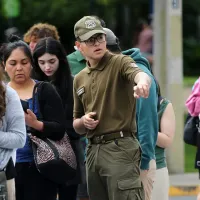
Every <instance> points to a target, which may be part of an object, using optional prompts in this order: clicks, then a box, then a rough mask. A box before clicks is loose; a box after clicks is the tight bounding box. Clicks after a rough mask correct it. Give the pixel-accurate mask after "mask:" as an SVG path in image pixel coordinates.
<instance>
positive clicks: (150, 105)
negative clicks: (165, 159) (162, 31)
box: [104, 28, 158, 200]
mask: <svg viewBox="0 0 200 200" xmlns="http://www.w3.org/2000/svg"><path fill="white" fill-rule="evenodd" d="M104 31H105V32H106V42H107V49H108V50H110V51H111V52H113V53H122V54H124V55H129V56H130V57H131V58H133V60H134V61H135V62H136V64H137V66H138V67H139V68H140V69H142V71H144V72H146V73H147V74H148V75H149V76H150V77H151V79H152V84H151V88H150V94H149V97H148V98H147V99H145V98H139V99H137V105H136V121H137V127H138V132H137V136H138V140H139V142H140V145H141V148H142V160H141V166H140V169H141V179H142V181H143V185H144V190H145V200H150V199H151V196H152V191H153V182H154V180H155V175H156V162H155V147H156V141H157V136H158V115H157V106H158V95H157V90H158V88H157V83H156V80H155V78H154V76H153V75H152V71H151V67H150V65H149V62H148V61H147V59H146V58H145V57H143V56H142V54H141V53H140V50H139V49H138V48H132V49H129V50H126V51H123V52H122V51H121V48H120V45H119V39H118V38H117V37H116V36H115V34H114V33H113V32H112V31H111V30H110V29H108V28H104Z"/></svg>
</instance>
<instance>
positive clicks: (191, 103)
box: [185, 78, 200, 116]
mask: <svg viewBox="0 0 200 200" xmlns="http://www.w3.org/2000/svg"><path fill="white" fill-rule="evenodd" d="M185 105H186V107H187V109H188V112H189V113H190V115H191V116H199V114H200V78H199V79H198V81H197V82H196V84H195V85H194V88H193V90H192V94H191V95H190V96H189V97H188V99H187V101H186V104H185Z"/></svg>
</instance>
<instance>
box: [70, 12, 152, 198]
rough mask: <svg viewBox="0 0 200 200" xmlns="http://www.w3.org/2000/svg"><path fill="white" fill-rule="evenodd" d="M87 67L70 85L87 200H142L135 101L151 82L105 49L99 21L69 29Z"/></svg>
mask: <svg viewBox="0 0 200 200" xmlns="http://www.w3.org/2000/svg"><path fill="white" fill-rule="evenodd" d="M74 33H75V37H76V38H77V42H76V45H77V48H78V49H79V51H80V52H81V53H82V54H83V55H84V57H85V58H86V60H87V66H86V68H85V69H83V70H82V71H81V72H80V73H79V74H78V75H76V77H75V80H74V123H73V125H74V128H75V130H76V132H77V133H79V134H87V138H88V139H89V144H88V147H87V152H86V171H87V183H88V193H89V197H90V200H134V199H138V200H144V191H143V187H142V184H141V179H140V161H141V150H140V146H139V142H138V140H137V139H136V137H135V134H136V132H137V128H136V123H135V110H136V98H139V97H143V98H147V97H148V95H149V88H150V85H151V79H150V78H149V76H148V75H147V74H146V73H144V72H142V71H141V70H140V69H139V68H138V67H137V65H136V64H135V63H134V61H133V59H131V58H130V57H128V56H124V55H113V54H111V53H110V52H108V51H107V49H106V41H105V32H104V30H103V27H102V26H101V24H100V21H99V20H97V19H96V18H94V17H91V16H85V17H83V18H82V19H80V20H79V21H78V22H77V23H76V24H75V27H74Z"/></svg>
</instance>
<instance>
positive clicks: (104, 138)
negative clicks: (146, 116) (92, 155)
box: [89, 131, 135, 144]
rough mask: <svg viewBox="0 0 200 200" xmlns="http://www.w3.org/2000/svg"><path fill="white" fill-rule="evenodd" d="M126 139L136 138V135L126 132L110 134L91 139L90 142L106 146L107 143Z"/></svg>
mask: <svg viewBox="0 0 200 200" xmlns="http://www.w3.org/2000/svg"><path fill="white" fill-rule="evenodd" d="M124 137H135V133H131V132H124V131H120V132H115V133H108V134H105V135H100V136H94V137H92V138H90V139H89V141H90V143H91V144H104V143H105V142H107V141H111V140H115V139H119V138H124Z"/></svg>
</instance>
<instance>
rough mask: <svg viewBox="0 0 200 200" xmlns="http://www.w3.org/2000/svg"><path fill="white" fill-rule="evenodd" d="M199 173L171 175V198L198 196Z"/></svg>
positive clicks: (199, 187)
mask: <svg viewBox="0 0 200 200" xmlns="http://www.w3.org/2000/svg"><path fill="white" fill-rule="evenodd" d="M198 177H199V174H198V173H187V174H176V175H170V189H169V196H197V194H198V193H200V180H199V178H198Z"/></svg>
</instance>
